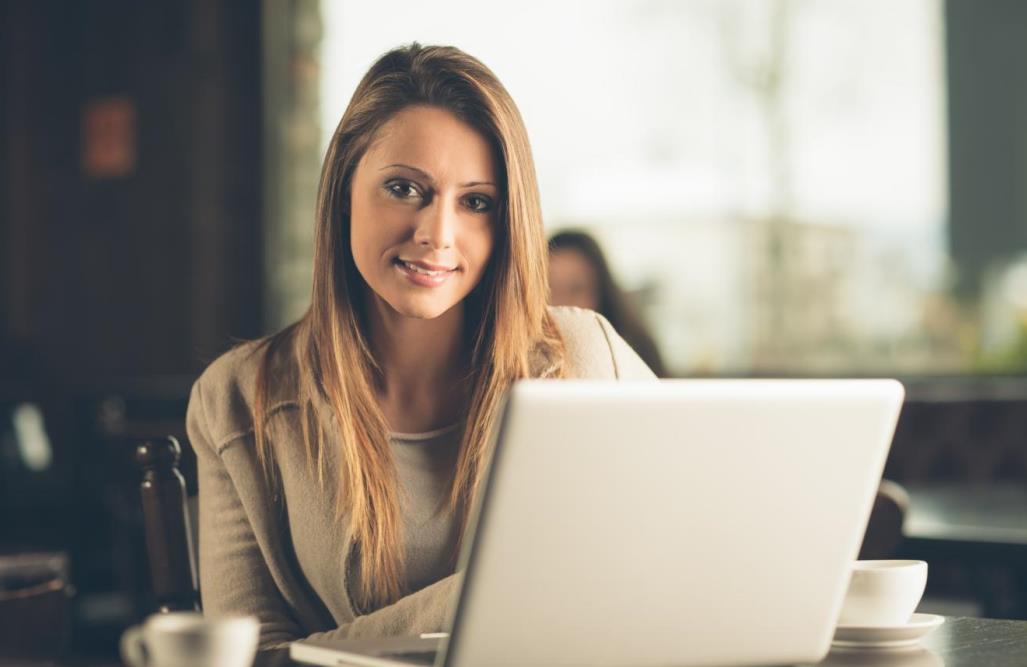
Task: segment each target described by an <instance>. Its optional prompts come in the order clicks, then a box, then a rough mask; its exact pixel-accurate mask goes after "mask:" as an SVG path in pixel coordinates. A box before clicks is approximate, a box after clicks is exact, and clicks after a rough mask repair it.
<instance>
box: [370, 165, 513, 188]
mask: <svg viewBox="0 0 1027 667" xmlns="http://www.w3.org/2000/svg"><path fill="white" fill-rule="evenodd" d="M392 167H402V168H403V169H409V170H410V171H414V172H417V173H418V174H420V175H421V176H422V177H423V178H424V179H425V180H426V181H428V182H429V183H435V179H434V178H432V176H431V174H429V173H428V172H426V171H425V170H424V169H418V168H417V167H414V166H411V165H409V164H403V163H401V162H397V163H395V164H387V165H385V166H384V167H382V168H381V169H379V170H378V171H385V170H386V169H390V168H392ZM478 185H491V186H492V187H496V184H495V183H493V182H492V181H470V182H468V183H460V185H459V187H461V188H473V187H475V186H478Z"/></svg>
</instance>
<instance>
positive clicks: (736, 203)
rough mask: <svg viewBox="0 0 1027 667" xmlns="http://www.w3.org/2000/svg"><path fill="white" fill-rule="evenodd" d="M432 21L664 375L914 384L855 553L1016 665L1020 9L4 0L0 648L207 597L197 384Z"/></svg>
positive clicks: (108, 656)
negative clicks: (379, 71)
mask: <svg viewBox="0 0 1027 667" xmlns="http://www.w3.org/2000/svg"><path fill="white" fill-rule="evenodd" d="M529 34H530V35H531V37H530V40H529V41H530V47H529V48H528V49H525V39H526V38H525V35H529ZM413 41H418V42H420V43H422V44H453V45H455V46H458V47H459V48H461V49H463V50H465V51H467V52H468V53H471V54H473V55H475V56H476V57H478V58H480V59H481V60H482V61H483V62H485V63H486V64H487V65H488V66H489V67H490V68H492V69H493V70H494V71H495V72H496V74H497V75H498V76H499V77H500V78H501V79H502V80H503V82H504V83H505V84H506V86H507V87H508V88H509V90H510V92H511V94H512V96H513V97H514V99H515V100H516V101H517V104H518V106H519V108H520V111H521V114H522V116H523V118H524V122H525V125H526V127H527V129H528V133H529V136H530V138H531V143H532V151H533V154H534V158H535V167H536V170H537V173H538V181H539V189H540V192H541V199H542V212H543V218H544V225H545V232H546V234H547V236H552V235H555V234H559V233H561V232H564V233H566V232H571V233H573V234H579V235H580V236H581V237H587V238H590V239H592V241H593V242H594V245H595V246H596V247H598V248H601V251H602V254H603V255H604V256H605V260H604V261H605V263H606V265H607V269H604V271H608V273H609V274H610V276H611V284H613V285H615V287H614V288H615V289H617V290H618V291H619V293H620V295H621V297H622V301H623V302H624V303H625V304H627V305H626V306H625V307H626V308H627V309H628V310H629V311H630V312H632V313H633V314H634V317H635V324H633V325H631V327H632V328H637V329H639V330H640V331H641V332H643V333H641V334H638V336H640V338H637V339H631V338H630V337H629V336H628V332H626V331H622V333H624V335H625V337H626V338H629V342H632V343H633V345H635V347H636V349H638V350H639V352H640V353H641V352H642V347H643V346H644V347H645V348H646V350H648V351H649V352H648V353H647V354H644V355H643V356H644V357H646V360H647V361H649V365H650V367H651V368H653V369H654V370H656V371H657V372H658V374H659V375H660V376H661V377H665V378H679V379H710V378H821V379H822V378H877V377H888V378H896V379H898V380H899V381H901V382H902V383H903V385H904V386H905V391H906V396H905V402H904V404H903V407H902V410H901V415H900V417H899V420H898V426H897V428H896V432H895V436H894V440H893V442H892V446H891V449H890V453H889V454H888V457H887V463H886V465H885V468H884V479H885V480H886V481H885V482H882V485H881V492H880V493H879V495H878V501H877V505H875V509H874V513H873V514H872V515H871V521H870V525H869V527H868V531H867V538H866V542H865V543H864V545H863V551H862V552H861V554H862V555H863V556H864V557H872V558H878V559H908V560H924V561H926V562H927V563H928V564H929V568H930V576H929V579H928V581H927V585H926V591H925V593H924V596H923V599H922V601H921V602H920V606H919V611H920V612H923V613H930V614H937V615H941V616H944V617H945V619H946V625H945V626H943V629H942V630H940V631H938V633H936V636H942V637H943V638H944V641H943V640H938V639H936V640H934V641H936V643H935V644H927V646H928V647H929V648H930V651H931V652H930V655H931V656H933V657H934V658H937V660H936V661H935V662H923V660H922V658H923V655H920V656H919V658H918V659H920V660H921V662H909V663H908V664H949V665H958V664H1027V76H1025V65H1027V3H1024V2H1022V1H1021V0H988V1H987V2H979V1H976V0H906V1H904V2H902V3H895V2H889V1H888V0H872V1H866V2H859V3H853V2H845V1H843V0H821V1H820V2H816V3H813V2H804V1H802V0H718V1H716V2H714V1H706V0H688V1H685V2H680V3H678V2H659V1H650V0H630V1H628V2H621V1H619V0H595V1H594V2H587V3H586V2H570V1H568V2H561V1H555V2H548V3H541V2H538V3H536V2H526V3H520V4H517V5H516V6H515V5H509V6H504V7H502V8H501V7H499V6H498V5H496V6H492V5H487V4H486V5H480V3H472V2H470V1H469V0H440V2H436V3H417V2H413V1H410V0H397V2H393V3H389V5H388V7H385V6H383V5H378V4H377V3H370V2H364V1H361V0H262V1H260V2H230V1H228V0H154V1H152V2H142V3H140V2H130V1H129V0H103V1H98V2H33V1H30V0H0V127H2V131H0V665H7V664H12V665H13V664H76V665H114V664H120V663H119V662H118V660H119V659H120V658H119V653H118V651H119V649H118V642H119V640H120V637H121V636H122V634H123V633H124V631H125V630H126V628H128V627H130V626H132V625H134V624H137V623H139V622H140V621H142V620H143V619H145V618H147V617H148V616H149V615H151V614H153V613H155V612H158V611H159V610H161V609H168V608H192V607H195V606H196V605H197V604H198V602H199V598H198V597H197V594H196V591H195V590H194V588H195V587H193V588H189V586H188V581H187V586H186V588H187V590H186V592H185V595H186V597H185V598H178V597H174V596H175V595H179V594H180V593H181V591H172V592H171V593H169V591H168V590H167V586H168V583H167V578H168V576H169V575H168V572H167V569H168V568H171V569H174V568H175V567H180V566H181V563H178V564H177V565H176V564H175V563H173V562H172V561H173V558H172V556H171V555H169V554H168V553H163V552H167V551H169V550H171V551H176V550H177V551H180V550H181V549H183V548H191V546H190V543H189V540H187V539H186V538H185V536H183V535H181V534H179V535H177V536H174V535H172V536H169V535H167V534H166V531H167V529H166V525H167V524H165V523H161V525H160V526H156V525H155V522H160V521H166V517H164V518H162V517H161V516H159V515H160V513H161V512H167V511H172V515H174V516H176V517H178V521H179V525H178V529H179V531H180V532H181V527H182V526H185V527H186V528H187V530H195V526H194V525H193V524H191V523H189V520H188V510H186V511H185V515H186V517H185V519H183V518H182V516H181V514H182V512H183V510H182V507H187V506H188V505H189V502H190V499H193V498H195V496H196V493H197V478H196V459H195V456H194V455H193V454H192V451H191V448H190V445H189V438H188V435H187V433H186V427H185V415H186V407H187V404H188V401H189V396H190V388H191V387H192V385H193V382H194V381H195V380H196V379H197V377H198V376H199V375H200V373H202V372H203V370H204V369H205V368H206V367H207V366H208V365H209V364H210V363H211V362H212V361H213V360H214V359H216V358H217V357H218V356H219V355H221V354H222V353H224V352H225V351H227V350H229V349H230V348H232V347H233V346H234V345H237V344H238V343H240V342H241V341H245V340H251V339H256V338H259V337H262V336H265V335H268V334H271V333H274V332H276V331H279V330H280V329H282V328H283V327H284V326H286V325H288V324H290V323H291V322H293V321H295V320H296V319H297V318H299V317H300V316H302V315H303V313H304V312H305V311H306V309H307V307H308V305H309V300H310V282H311V271H312V266H313V264H312V253H313V240H314V226H313V221H314V215H315V210H314V208H315V202H316V199H317V189H318V179H319V177H320V172H321V164H322V160H323V159H324V154H325V148H326V146H327V144H328V141H329V140H330V139H331V136H332V133H333V131H334V129H335V126H336V124H337V123H338V121H339V119H340V117H341V116H342V113H343V112H344V110H345V108H346V105H347V103H348V101H349V99H350V96H351V95H352V93H353V90H354V89H355V87H356V84H357V82H358V80H359V79H360V77H361V75H362V74H363V72H365V71H366V70H367V68H368V66H369V65H370V64H371V63H372V62H373V61H374V60H375V59H376V58H377V57H378V56H379V55H380V54H381V53H383V52H385V51H386V50H388V49H390V48H393V47H395V46H398V45H400V44H406V43H410V42H413ZM526 51H529V52H526ZM574 252H575V250H574V248H573V247H571V248H569V249H568V248H565V249H561V250H559V253H571V254H573V253H574ZM553 253H554V260H553V261H554V262H555V255H556V254H557V253H558V251H557V250H556V249H555V246H554V250H553ZM581 258H585V255H584V254H581V255H580V257H579V259H581ZM586 259H587V258H586ZM571 263H572V264H573V263H574V262H571ZM579 265H581V266H584V268H583V269H581V270H582V271H584V274H583V275H584V276H585V277H584V278H580V280H583V281H585V282H586V283H588V284H590V285H592V286H593V287H594V283H595V281H596V277H595V276H596V274H595V273H594V271H595V270H596V269H595V267H594V265H589V264H588V262H587V261H586V262H585V263H584V264H581V263H580V262H579ZM551 267H552V268H553V270H554V274H553V276H551V279H552V280H553V281H554V285H553V292H552V293H553V295H554V296H555V294H556V284H555V283H556V278H555V275H556V274H555V271H556V266H555V263H551ZM590 267H591V268H590ZM564 268H565V269H566V270H567V271H569V272H571V273H573V271H574V270H575V269H574V267H570V268H567V267H564ZM590 271H592V273H590ZM572 280H573V278H572ZM590 281H591V282H590ZM579 296H580V295H579ZM584 303H585V304H588V305H590V306H591V307H593V308H597V307H598V306H597V305H595V304H598V303H599V302H598V301H596V302H592V303H589V302H588V301H587V300H586V301H585V302H584ZM608 317H609V319H610V320H611V322H615V320H614V318H613V316H608ZM615 325H616V322H615ZM624 327H625V329H627V328H628V325H627V324H625V325H624ZM643 338H644V340H645V341H646V342H639V343H637V344H635V343H634V340H642V339H643ZM169 438H170V439H173V440H174V443H173V442H172V440H170V439H169ZM175 443H177V444H175ZM828 444H829V443H825V445H828ZM178 449H180V453H179V454H176V452H175V450H178ZM176 457H178V458H177V462H176V461H173V459H175V458H176ZM172 463H175V467H176V469H177V471H178V472H174V471H172V470H171V468H170V466H171V464H172ZM800 464H801V463H800ZM179 479H181V480H182V482H181V485H180V483H179ZM155 480H156V481H155ZM147 484H149V485H150V486H147ZM154 484H156V485H157V486H158V487H159V488H160V489H164V490H168V489H170V490H169V491H167V493H170V494H171V495H170V496H161V499H160V500H158V501H153V500H152V499H153V497H154V496H153V493H154V492H153V489H154V486H153V485H154ZM147 489H149V491H147ZM164 490H162V491H161V493H165V491H164ZM741 492H742V493H744V490H742V491H741ZM147 493H150V496H149V498H150V499H151V501H152V502H151V505H149V506H148V505H147V504H146V502H147V501H146V498H147V497H148V496H147ZM168 498H171V500H170V501H169V500H168ZM154 502H155V503H156V505H154V504H153V503H154ZM162 503H163V504H162ZM176 503H177V504H176ZM157 505H160V507H157ZM168 507H171V510H168ZM176 507H177V509H176ZM175 512H178V514H175ZM155 517H156V518H155ZM787 520H788V518H787V517H782V521H787ZM193 521H194V520H193ZM172 523H174V521H172ZM174 528H176V526H175V525H172V529H174ZM189 539H191V540H192V541H193V543H195V537H191V538H189ZM183 545H185V546H183ZM189 565H190V564H189V560H188V559H186V560H185V566H186V567H189ZM161 568H164V570H162V569H161ZM185 576H186V578H187V580H188V577H189V575H188V574H187V575H185ZM190 595H191V596H192V597H189V596H190ZM183 600H184V601H183ZM987 622H993V623H994V624H993V625H979V624H980V623H987ZM960 623H964V624H963V625H960ZM939 633H940V634H939ZM944 633H950V634H947V635H946V634H944ZM952 633H955V634H952ZM959 633H962V634H959ZM989 633H991V634H989ZM996 633H997V634H996ZM985 636H987V637H1001V641H998V640H996V641H995V642H992V643H993V644H995V645H998V644H1003V642H1004V644H1003V645H1004V646H1006V647H1007V648H1006V649H1003V650H1006V651H1007V652H1006V653H1001V654H994V655H992V657H991V658H980V657H978V659H976V660H975V659H973V658H972V656H974V655H977V656H980V655H983V654H981V653H979V651H981V650H983V649H982V645H983V644H984V643H986V642H985V641H984V640H983V639H980V640H978V637H985ZM957 640H958V641H957ZM925 641H929V640H925ZM1009 647H1012V648H1009ZM996 650H998V649H996ZM959 651H964V652H967V653H959ZM966 656H971V657H969V658H968V657H966ZM33 661H35V662H33ZM838 664H907V663H901V662H887V661H882V662H842V663H838Z"/></svg>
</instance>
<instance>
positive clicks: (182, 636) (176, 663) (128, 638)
mask: <svg viewBox="0 0 1027 667" xmlns="http://www.w3.org/2000/svg"><path fill="white" fill-rule="evenodd" d="M259 636H260V624H259V623H258V622H257V619H256V618H255V617H253V616H229V617H218V618H205V617H204V616H203V614H200V613H198V612H193V611H188V612H172V613H169V614H154V615H153V616H150V617H149V618H147V619H146V620H145V621H144V622H143V624H142V625H136V626H133V627H131V628H129V629H128V630H126V631H125V634H123V635H122V636H121V657H122V659H123V660H124V661H125V662H126V663H127V664H129V665H131V666H132V667H250V665H252V664H253V658H254V657H255V656H256V654H257V640H258V639H259Z"/></svg>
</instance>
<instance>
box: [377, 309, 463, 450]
mask: <svg viewBox="0 0 1027 667" xmlns="http://www.w3.org/2000/svg"><path fill="white" fill-rule="evenodd" d="M374 301H375V302H376V303H375V304H374V305H372V306H371V312H370V313H369V315H370V317H369V318H368V324H369V328H370V331H369V333H370V344H371V350H372V352H373V354H374V357H375V359H376V360H377V361H378V365H379V367H380V369H381V385H380V386H379V387H378V400H379V403H380V405H381V409H382V412H383V414H384V415H385V420H386V422H387V423H388V426H389V429H390V430H392V431H396V432H401V433H419V432H424V431H430V430H434V429H437V428H441V427H443V426H448V425H449V424H452V423H454V422H456V421H457V420H458V419H459V417H460V414H461V412H462V408H463V405H464V400H465V392H464V383H463V381H462V380H463V377H464V375H465V373H466V353H465V349H464V347H465V346H464V311H463V304H458V305H456V306H454V307H453V308H451V309H450V310H448V311H447V312H445V313H443V314H442V315H440V316H439V317H436V318H434V319H431V320H424V319H417V318H412V317H405V316H403V315H400V314H399V313H397V312H396V311H394V310H393V309H392V308H391V307H390V306H389V305H388V304H385V303H383V302H381V301H380V300H378V299H374Z"/></svg>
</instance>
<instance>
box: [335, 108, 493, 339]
mask: <svg viewBox="0 0 1027 667" xmlns="http://www.w3.org/2000/svg"><path fill="white" fill-rule="evenodd" d="M499 197H500V190H499V188H498V181H497V169H496V164H495V158H494V156H493V154H492V149H491V146H490V145H489V142H488V141H487V140H486V139H485V137H484V136H482V135H481V134H480V133H479V132H478V131H477V130H475V129H474V128H472V127H471V126H470V125H467V124H466V123H464V122H463V121H461V120H460V119H459V118H457V117H456V116H454V115H453V114H451V113H449V112H448V111H444V110H441V109H438V108H435V107H427V106H413V107H408V108H406V109H404V110H402V111H400V112H399V113H397V114H396V115H395V116H393V117H392V118H391V119H390V120H389V121H388V122H386V123H385V125H383V126H382V128H381V130H380V131H379V132H378V135H377V136H376V137H375V140H374V142H373V143H372V145H371V147H370V148H369V149H368V150H367V152H366V153H365V154H364V156H363V158H361V160H360V162H359V163H358V164H357V167H356V170H355V172H354V175H353V181H352V190H351V193H350V202H351V208H350V218H351V222H350V244H351V247H352V250H353V260H354V262H355V263H356V266H357V270H358V271H360V275H361V276H363V278H364V281H366V282H367V284H368V285H369V286H370V288H371V290H372V291H373V292H374V294H375V295H377V297H378V298H379V299H380V300H381V301H383V302H384V303H385V304H387V305H388V306H390V307H391V308H392V309H393V310H394V311H396V312H397V313H399V314H400V315H404V316H407V317H415V318H421V319H431V318H435V317H438V316H439V315H441V314H443V313H445V312H446V311H448V310H449V309H450V308H452V307H453V306H455V305H456V304H458V303H460V302H461V301H463V299H464V297H466V296H467V294H468V292H470V291H471V290H472V289H473V288H474V286H475V285H477V284H478V282H479V281H480V280H481V278H482V275H483V274H484V272H485V267H486V266H487V264H488V261H489V257H490V256H491V254H492V246H493V241H494V236H495V227H496V225H497V220H496V209H497V207H498V204H499Z"/></svg>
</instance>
